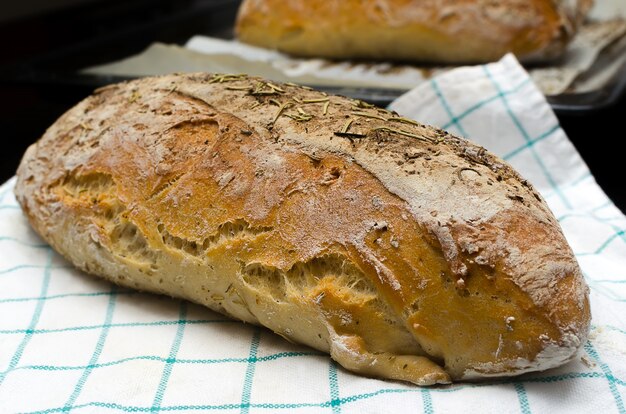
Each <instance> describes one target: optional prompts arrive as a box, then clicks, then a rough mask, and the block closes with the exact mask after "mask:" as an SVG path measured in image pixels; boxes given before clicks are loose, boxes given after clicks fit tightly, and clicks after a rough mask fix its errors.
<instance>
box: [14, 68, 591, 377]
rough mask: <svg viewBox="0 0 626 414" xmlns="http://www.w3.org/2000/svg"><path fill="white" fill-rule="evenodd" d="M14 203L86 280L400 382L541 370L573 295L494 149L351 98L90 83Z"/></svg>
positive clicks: (577, 292)
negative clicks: (175, 301)
mask: <svg viewBox="0 0 626 414" xmlns="http://www.w3.org/2000/svg"><path fill="white" fill-rule="evenodd" d="M15 192H16V196H17V199H18V201H19V202H20V204H21V206H22V208H23V210H24V212H25V213H26V215H27V216H28V218H29V220H30V222H31V224H32V226H33V227H34V228H35V230H36V231H37V232H38V233H39V234H40V235H41V236H42V237H43V238H44V239H45V240H47V241H48V242H49V243H50V244H51V245H52V246H53V247H54V248H55V249H56V250H57V251H58V252H60V253H61V254H63V255H64V256H65V257H66V258H67V259H68V260H70V261H71V262H72V263H74V264H75V265H76V266H77V267H79V268H81V269H83V270H84V271H86V272H88V273H92V274H95V275H98V276H101V277H104V278H106V279H108V280H110V281H112V282H114V283H117V284H120V285H123V286H128V287H132V288H137V289H141V290H145V291H150V292H157V293H163V294H166V295H171V296H174V297H179V298H184V299H188V300H190V301H193V302H196V303H199V304H202V305H205V306H207V307H209V308H211V309H213V310H216V311H218V312H222V313H224V314H226V315H230V316H232V317H233V318H237V319H240V320H242V321H245V322H249V323H254V324H259V325H263V326H265V327H267V328H269V329H271V330H273V331H274V332H276V333H277V334H279V335H281V336H283V337H285V338H287V339H288V340H291V341H294V342H298V343H302V344H306V345H309V346H311V347H313V348H316V349H319V350H322V351H326V352H329V353H330V355H331V356H332V358H334V359H335V360H336V361H337V362H339V363H340V364H341V365H342V366H344V367H345V368H347V369H349V370H352V371H355V372H358V373H361V374H364V375H369V376H376V377H382V378H389V379H397V380H404V381H410V382H413V383H415V384H419V385H431V384H436V383H448V382H450V381H451V380H474V379H480V378H487V377H496V376H510V375H517V374H521V373H524V372H529V371H538V370H544V369H548V368H552V367H555V366H558V365H561V364H563V363H565V362H567V361H568V360H570V359H571V358H573V357H574V355H575V354H576V352H577V349H578V348H579V347H580V346H581V345H582V344H583V343H584V341H585V340H586V337H587V334H588V330H589V323H590V312H589V303H588V288H587V286H586V285H585V283H584V280H583V277H582V275H581V271H580V269H579V267H578V264H577V263H576V260H575V258H574V256H573V254H572V251H571V249H570V247H569V246H568V244H567V242H566V240H565V238H564V237H563V234H562V232H561V230H560V227H559V225H558V222H557V221H556V219H555V218H554V216H553V215H552V213H551V212H550V210H549V209H548V207H547V205H546V204H545V202H544V201H543V199H542V198H541V196H540V195H539V194H538V193H537V192H536V191H535V190H534V188H533V187H532V186H531V185H530V184H529V183H528V182H526V181H525V180H524V179H522V178H521V177H520V176H519V175H518V174H517V173H516V172H514V171H513V170H512V169H511V168H510V167H509V166H508V165H507V164H506V163H505V162H504V161H502V160H500V159H498V158H497V157H495V156H493V155H491V154H490V153H488V152H487V151H486V150H485V149H483V148H481V147H479V146H476V145H474V144H472V143H470V142H468V141H466V140H464V139H461V138H458V137H455V136H452V135H450V134H448V133H446V132H444V131H442V130H438V129H435V128H432V127H429V126H425V125H422V124H420V123H417V122H415V121H412V120H408V119H405V118H402V117H400V116H398V115H397V114H395V113H392V112H389V111H386V110H383V109H379V108H375V107H372V106H371V105H368V104H365V103H363V102H361V101H355V100H351V99H348V98H344V97H338V96H328V95H326V94H324V93H322V92H317V91H313V90H310V89H308V88H304V87H300V86H296V85H292V84H274V83H271V82H268V81H264V80H262V79H258V78H251V77H247V76H245V75H212V74H187V75H169V76H162V77H155V78H145V79H141V80H136V81H132V82H128V83H122V84H118V85H112V86H109V87H105V88H102V89H100V90H97V91H96V92H95V93H94V94H93V95H92V96H90V97H88V98H87V99H85V100H84V101H82V102H81V103H79V104H78V105H77V106H75V107H74V108H72V109H71V110H69V111H68V112H67V113H66V114H64V115H63V116H62V117H61V118H60V119H59V120H58V121H57V122H56V123H55V124H53V125H52V126H51V127H50V128H49V129H48V131H47V132H46V133H45V134H44V136H43V137H42V138H41V139H40V140H39V141H38V142H37V143H35V144H33V145H32V146H31V147H30V148H29V149H28V150H27V152H26V154H25V156H24V158H23V160H22V163H21V165H20V167H19V170H18V181H17V185H16V188H15Z"/></svg>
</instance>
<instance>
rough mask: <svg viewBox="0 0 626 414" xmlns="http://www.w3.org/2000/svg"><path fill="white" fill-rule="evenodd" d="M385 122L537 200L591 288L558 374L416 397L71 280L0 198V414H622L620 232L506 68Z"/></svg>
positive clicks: (233, 327)
mask: <svg viewBox="0 0 626 414" xmlns="http://www.w3.org/2000/svg"><path fill="white" fill-rule="evenodd" d="M392 109H394V110H396V111H398V112H400V113H402V114H403V115H406V116H411V117H414V118H415V119H418V120H420V121H422V122H427V123H430V124H436V125H439V126H442V127H444V128H447V129H450V130H451V131H452V132H454V133H457V134H460V135H464V136H467V137H469V138H471V139H473V140H474V141H476V142H478V143H479V144H481V145H483V146H485V147H487V148H488V149H490V150H492V151H493V152H495V153H497V154H499V155H501V156H503V157H504V158H505V159H506V160H508V161H509V162H510V163H511V164H513V165H514V166H515V167H516V168H517V170H518V171H520V172H521V173H522V174H523V175H524V176H525V177H527V178H528V179H529V180H530V181H532V182H533V183H534V184H535V185H536V186H537V187H538V189H539V190H540V191H541V193H542V194H543V195H544V197H545V198H546V199H547V201H548V203H549V204H550V206H551V208H552V209H553V211H554V213H555V215H556V216H557V217H558V219H559V221H560V223H561V225H562V227H563V229H564V231H565V234H566V236H567V238H568V240H569V242H570V243H571V245H572V247H573V249H574V251H575V252H576V255H577V257H578V259H579V262H580V264H581V267H582V269H583V272H584V274H585V277H586V278H587V281H588V283H589V285H590V286H591V306H592V313H593V328H592V331H591V336H590V340H589V342H587V343H586V344H585V346H584V348H583V349H582V350H581V353H580V355H579V356H578V357H577V358H576V359H575V360H573V361H572V362H570V363H569V364H567V365H565V366H563V367H561V368H558V369H555V370H550V371H547V372H543V373H532V374H527V375H525V376H523V377H520V378H516V379H507V380H499V381H490V382H484V383H476V384H470V383H461V384H454V385H451V386H441V387H432V388H419V387H417V386H414V385H410V384H404V383H399V382H392V381H383V380H376V379H369V378H364V377H360V376H358V375H354V374H352V373H350V372H347V371H345V370H344V369H342V368H341V367H338V366H337V365H336V364H335V363H333V362H332V361H331V360H330V358H329V357H328V356H326V355H322V354H320V353H319V352H316V351H313V350H311V349H309V348H306V347H302V346H297V345H293V344H290V343H288V342H286V341H285V340H283V339H282V338H280V337H279V336H276V335H274V334H273V333H271V332H269V331H267V330H264V329H260V328H257V327H253V326H250V325H244V324H242V323H239V322H235V321H232V320H229V319H227V318H224V317H223V316H221V315H218V314H216V313H213V312H211V311H209V310H206V309H204V308H201V307H199V306H196V305H192V304H189V303H185V302H181V301H177V300H172V299H170V298H166V297H162V296H155V295H150V294H143V293H136V292H132V291H129V290H126V289H122V288H119V287H115V286H113V285H111V284H109V283H107V282H104V281H101V280H99V279H97V278H95V277H92V276H89V275H86V274H83V273H82V272H80V271H78V270H75V269H73V268H72V267H71V266H70V265H69V264H68V263H67V262H66V261H64V260H63V259H62V258H61V257H60V256H59V255H57V254H56V253H54V252H53V251H52V250H51V249H50V248H49V247H48V246H47V245H46V244H45V243H43V242H42V241H41V239H39V238H38V237H37V235H36V234H35V233H34V232H33V231H32V230H31V229H30V227H29V225H28V223H27V221H26V219H25V218H24V215H23V214H22V211H21V210H20V208H19V206H18V205H17V204H16V202H15V199H14V197H13V194H12V189H13V185H14V183H15V181H14V180H10V181H9V182H7V183H6V184H4V185H3V186H2V187H0V412H2V413H4V412H7V413H11V412H40V413H53V412H69V411H71V412H77V413H80V412H83V413H86V412H103V413H114V412H164V411H168V412H177V413H178V412H216V413H274V412H279V413H332V414H337V413H344V414H348V413H359V414H361V413H409V412H413V413H415V412H424V413H451V412H454V413H456V412H468V413H489V412H494V413H496V412H497V413H572V412H583V413H589V412H601V413H602V414H609V413H621V414H623V413H625V408H624V400H625V399H626V317H625V316H624V315H625V314H626V235H625V233H624V230H625V229H626V218H625V217H624V215H623V214H622V213H621V212H620V211H619V210H618V209H617V208H616V207H615V206H614V205H613V203H611V201H610V200H609V199H608V198H607V197H606V195H605V194H604V193H603V192H602V190H601V189H600V188H599V187H598V185H597V184H596V183H595V181H594V179H593V177H592V176H591V174H590V173H589V170H588V169H587V167H586V165H585V164H584V162H583V161H582V159H581V158H580V156H579V155H578V154H577V152H576V150H575V149H574V147H573V146H572V144H571V142H570V141H569V140H568V138H567V136H566V135H565V134H564V132H563V131H562V130H561V128H560V127H559V125H558V121H557V119H556V117H555V116H554V114H553V113H552V111H551V109H550V107H549V106H548V104H547V103H546V101H545V99H544V97H543V96H542V94H541V93H540V92H539V91H538V89H537V88H536V87H535V85H534V84H533V83H532V82H531V81H530V80H529V77H528V74H527V73H526V72H525V71H524V70H523V69H522V68H521V67H520V66H519V64H518V63H517V62H516V60H515V58H513V57H511V56H507V57H505V58H504V59H503V60H502V61H500V62H498V63H494V64H489V65H484V66H476V67H468V68H459V69H456V70H453V71H451V72H448V73H445V74H443V75H441V76H439V77H437V78H435V79H433V80H432V81H430V82H428V83H425V84H423V85H421V86H420V87H419V88H417V89H415V90H413V91H412V92H410V93H408V94H406V95H405V96H403V97H402V98H400V99H399V100H398V101H397V102H395V103H394V104H393V105H392Z"/></svg>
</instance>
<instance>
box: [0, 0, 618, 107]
mask: <svg viewBox="0 0 626 414" xmlns="http://www.w3.org/2000/svg"><path fill="white" fill-rule="evenodd" d="M113 4H116V6H115V7H117V9H114V10H110V7H109V8H107V6H106V5H105V4H104V3H102V4H100V5H98V6H97V7H100V8H101V9H103V10H105V13H104V14H105V15H109V16H110V17H113V19H110V20H112V21H119V20H120V18H119V17H118V16H119V15H120V14H121V15H122V18H121V20H126V21H129V22H132V24H127V25H119V24H118V25H117V26H115V27H114V28H106V27H105V28H103V29H102V30H100V33H99V34H97V35H96V36H91V37H90V36H86V38H85V39H84V40H80V41H76V42H73V43H72V44H69V45H66V46H64V47H62V48H59V49H57V50H52V51H50V52H46V53H42V54H39V55H37V56H34V57H32V58H31V59H28V60H27V61H23V62H20V63H18V64H13V65H10V66H8V67H7V66H5V67H0V82H2V83H10V84H21V85H29V86H34V87H43V88H46V89H48V90H59V91H65V92H72V91H75V92H76V93H84V94H85V95H86V94H88V93H89V92H90V91H91V90H93V89H95V88H98V87H100V86H103V85H106V84H110V83H115V82H120V81H124V80H128V79H131V78H129V77H121V76H108V75H88V74H82V73H79V71H80V70H81V69H82V68H84V67H87V66H93V65H97V64H102V63H106V62H108V61H114V60H119V59H121V58H124V57H127V56H130V55H133V54H136V53H138V52H140V51H142V50H143V49H145V48H146V47H147V46H148V45H149V44H151V43H152V42H154V41H161V42H165V43H177V44H184V42H185V41H187V39H189V38H190V37H191V36H193V35H196V34H198V33H202V34H205V35H208V36H212V37H220V38H225V39H228V38H232V29H233V28H232V24H233V22H234V20H235V16H236V13H237V9H238V7H239V4H240V0H195V1H194V0H188V1H178V2H174V1H173V0H160V1H156V3H155V2H147V3H146V1H145V0H135V1H134V2H132V1H131V2H130V3H128V4H130V6H127V7H126V8H120V6H119V4H117V3H115V2H113ZM172 4H175V6H172ZM133 5H134V6H133ZM148 7H149V8H150V10H151V13H152V17H151V18H149V19H146V18H145V17H143V15H144V14H145V9H146V8H148ZM159 7H160V9H159ZM86 10H87V14H89V16H88V17H87V18H86V19H85V23H84V24H89V19H90V18H93V17H90V16H93V15H99V14H102V12H101V11H100V12H98V11H97V10H96V11H94V10H93V9H86ZM155 10H156V11H157V12H155ZM158 10H161V13H160V14H159V12H158ZM142 11H144V12H142ZM134 16H135V17H136V19H137V20H135V21H133V18H134ZM140 16H141V17H140ZM61 20H62V19H61ZM316 88H317V89H322V90H324V91H326V92H329V93H333V94H338V95H344V96H348V97H352V98H357V99H361V100H363V101H366V102H370V103H373V104H376V105H379V106H387V105H388V104H389V103H391V102H392V101H393V100H394V99H396V98H397V97H399V96H400V95H401V94H402V93H404V91H401V90H397V89H373V88H354V87H337V86H319V85H317V86H316ZM625 93H626V64H624V65H623V66H622V67H621V69H620V70H619V71H617V72H616V74H615V75H614V76H613V78H612V79H611V80H610V81H609V82H608V83H607V84H605V86H604V87H602V88H600V89H597V90H594V91H592V92H586V93H563V94H560V95H556V96H549V97H548V98H547V99H548V102H549V103H550V105H551V106H552V108H553V109H554V111H555V112H556V113H557V114H580V115H584V114H586V113H591V112H595V111H598V110H601V109H603V108H606V107H609V106H611V105H613V104H615V103H617V102H618V101H619V100H620V99H621V98H622V97H623V96H624V94H625Z"/></svg>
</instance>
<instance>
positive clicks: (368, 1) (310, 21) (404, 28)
mask: <svg viewBox="0 0 626 414" xmlns="http://www.w3.org/2000/svg"><path fill="white" fill-rule="evenodd" d="M591 3H592V0H290V1H287V2H286V1H282V0H245V1H244V2H243V3H242V5H241V8H240V10H239V15H238V19H237V26H236V29H237V36H238V38H239V39H240V40H241V41H243V42H246V43H251V44H254V45H257V46H261V47H266V48H270V49H277V50H280V51H282V52H286V53H290V54H293V55H297V56H307V57H320V58H330V59H378V60H394V61H414V62H415V61H417V62H434V63H471V62H488V61H494V60H498V59H500V58H501V57H502V56H504V55H505V54H506V53H509V52H512V53H515V54H516V55H517V57H518V59H520V60H522V61H525V62H533V61H547V60H552V59H554V58H556V57H558V56H560V55H562V53H563V52H564V50H565V47H566V46H567V44H568V43H569V41H570V40H571V39H572V37H573V36H574V35H575V34H576V31H577V29H578V26H579V25H580V23H581V22H582V20H583V18H584V17H585V15H586V13H587V11H588V10H589V8H590V6H591Z"/></svg>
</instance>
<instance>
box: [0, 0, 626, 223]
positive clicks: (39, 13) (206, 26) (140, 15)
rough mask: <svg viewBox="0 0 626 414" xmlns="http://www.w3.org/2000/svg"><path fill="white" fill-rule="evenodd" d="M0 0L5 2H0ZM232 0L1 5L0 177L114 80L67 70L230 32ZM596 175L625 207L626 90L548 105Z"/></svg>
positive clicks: (36, 0)
mask: <svg viewBox="0 0 626 414" xmlns="http://www.w3.org/2000/svg"><path fill="white" fill-rule="evenodd" d="M3 3H7V2H3ZM238 4H239V1H238V0H127V1H121V0H57V1H52V0H47V1H44V0H22V1H21V2H19V3H14V4H3V5H0V39H1V40H2V44H3V48H2V49H3V51H2V54H1V55H0V133H1V135H0V139H2V150H0V154H1V155H0V182H4V181H5V180H7V179H9V178H10V177H11V176H12V175H13V174H14V173H15V169H16V168H17V165H18V163H19V160H20V158H21V155H22V154H23V152H24V151H25V149H26V147H28V145H30V144H31V143H33V142H34V141H36V140H37V139H38V138H39V137H40V136H41V135H42V133H43V132H44V131H45V129H46V128H47V127H48V126H49V125H50V124H52V123H53V122H54V121H55V120H56V119H57V118H58V117H59V116H60V115H61V114H62V113H63V112H65V111H66V110H67V109H69V108H70V107H72V106H73V105H74V104H76V103H77V102H78V101H79V100H81V99H83V98H84V97H86V96H87V95H89V94H90V93H91V91H92V90H93V89H94V88H95V87H98V86H101V85H104V84H107V83H110V82H113V81H117V80H119V79H116V78H103V77H88V76H76V74H75V72H76V70H78V69H80V68H83V67H87V66H91V65H95V64H99V63H105V62H109V61H113V60H118V59H120V58H123V57H126V56H129V55H132V54H135V53H138V52H140V51H142V50H143V49H145V48H146V47H147V46H148V45H149V44H150V43H152V42H154V41H160V42H165V43H179V44H182V43H184V42H185V41H187V39H189V38H190V37H191V36H193V35H195V34H207V35H211V36H219V37H230V36H232V24H233V22H234V19H235V15H236V10H237V7H238ZM557 115H558V117H559V120H560V122H561V125H562V126H563V128H564V129H565V131H566V133H567V134H568V135H569V137H570V138H571V140H572V141H573V143H574V145H575V146H576V147H577V149H578V150H579V151H580V152H581V154H582V156H583V158H584V159H585V161H586V162H587V164H588V165H589V167H590V168H591V171H592V173H593V174H594V175H595V177H596V180H597V181H598V182H599V183H600V185H601V186H602V188H603V189H604V190H605V191H606V192H607V193H608V194H609V196H610V197H611V198H612V199H613V200H614V202H615V203H616V204H617V205H618V206H619V207H620V208H621V209H622V211H626V191H625V189H626V185H625V184H624V182H623V181H624V177H625V176H626V174H624V172H623V171H622V170H621V167H622V166H624V163H625V162H626V160H625V159H624V157H623V154H622V151H621V144H622V142H623V141H624V140H625V138H626V132H625V131H624V127H623V121H624V118H626V97H625V96H623V95H622V97H621V98H620V99H618V100H617V102H616V103H615V104H613V105H611V106H609V107H603V108H599V109H596V110H589V109H586V110H583V111H569V112H563V111H561V112H557Z"/></svg>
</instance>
